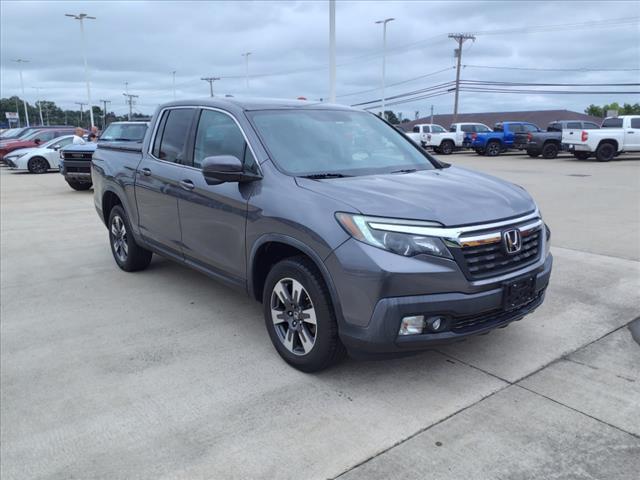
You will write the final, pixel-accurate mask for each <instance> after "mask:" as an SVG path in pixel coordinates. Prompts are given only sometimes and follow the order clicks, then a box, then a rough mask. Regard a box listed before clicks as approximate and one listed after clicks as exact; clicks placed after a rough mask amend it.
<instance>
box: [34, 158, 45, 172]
mask: <svg viewBox="0 0 640 480" xmlns="http://www.w3.org/2000/svg"><path fill="white" fill-rule="evenodd" d="M31 162H32V165H33V167H32V171H33V173H44V172H46V171H47V167H48V165H47V162H46V161H45V160H44V159H42V158H34V159H33V160H31Z"/></svg>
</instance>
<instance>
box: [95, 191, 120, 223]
mask: <svg viewBox="0 0 640 480" xmlns="http://www.w3.org/2000/svg"><path fill="white" fill-rule="evenodd" d="M100 205H101V207H102V219H103V221H104V223H105V225H107V224H108V222H109V215H110V214H111V210H112V209H113V207H115V206H116V205H122V208H124V203H123V202H122V199H121V198H120V197H119V196H118V194H117V193H116V192H114V191H113V190H110V189H108V190H105V191H104V193H103V194H102V199H101V203H100Z"/></svg>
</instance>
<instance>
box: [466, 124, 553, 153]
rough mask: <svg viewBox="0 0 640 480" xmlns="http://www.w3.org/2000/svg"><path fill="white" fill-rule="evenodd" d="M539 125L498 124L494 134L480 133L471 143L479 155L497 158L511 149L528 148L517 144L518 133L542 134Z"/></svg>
mask: <svg viewBox="0 0 640 480" xmlns="http://www.w3.org/2000/svg"><path fill="white" fill-rule="evenodd" d="M540 131H541V130H540V129H539V128H538V126H537V125H534V124H533V123H527V122H502V123H496V126H495V127H494V128H493V132H486V133H478V134H477V135H475V137H473V139H472V141H471V148H473V149H474V150H475V151H476V153H477V154H478V155H487V156H489V157H495V156H496V155H500V153H501V152H505V151H507V150H508V149H510V148H521V149H522V148H526V145H523V146H522V145H517V144H516V134H517V133H529V132H531V133H533V132H540Z"/></svg>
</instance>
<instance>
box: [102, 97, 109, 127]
mask: <svg viewBox="0 0 640 480" xmlns="http://www.w3.org/2000/svg"><path fill="white" fill-rule="evenodd" d="M100 101H101V102H102V105H103V107H104V108H103V109H102V130H104V129H105V128H107V103H111V100H100Z"/></svg>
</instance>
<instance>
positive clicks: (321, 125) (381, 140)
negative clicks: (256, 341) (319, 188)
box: [248, 110, 435, 176]
mask: <svg viewBox="0 0 640 480" xmlns="http://www.w3.org/2000/svg"><path fill="white" fill-rule="evenodd" d="M248 115H249V117H250V119H251V120H252V121H253V124H254V126H255V127H256V130H257V132H258V134H259V135H260V137H261V139H262V141H263V143H264V144H265V146H266V148H267V150H268V152H269V155H270V157H271V159H272V160H273V161H274V162H275V163H276V164H277V165H278V167H280V169H282V170H284V171H285V172H286V173H288V174H290V175H296V176H306V175H314V174H334V175H336V176H341V175H345V176H347V175H372V174H378V173H391V172H396V171H400V170H405V171H406V170H430V169H433V168H435V166H434V164H433V163H432V162H431V161H430V160H429V157H428V156H427V155H425V154H423V153H421V152H420V150H418V148H416V147H415V146H414V145H413V143H411V142H410V141H409V140H407V138H406V136H405V135H402V134H400V133H399V132H398V131H396V130H395V129H394V128H392V127H390V126H389V125H387V124H386V123H384V122H383V121H382V120H380V119H379V118H377V117H375V116H374V115H372V114H370V113H365V112H357V111H340V110H261V111H255V112H249V113H248Z"/></svg>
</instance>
